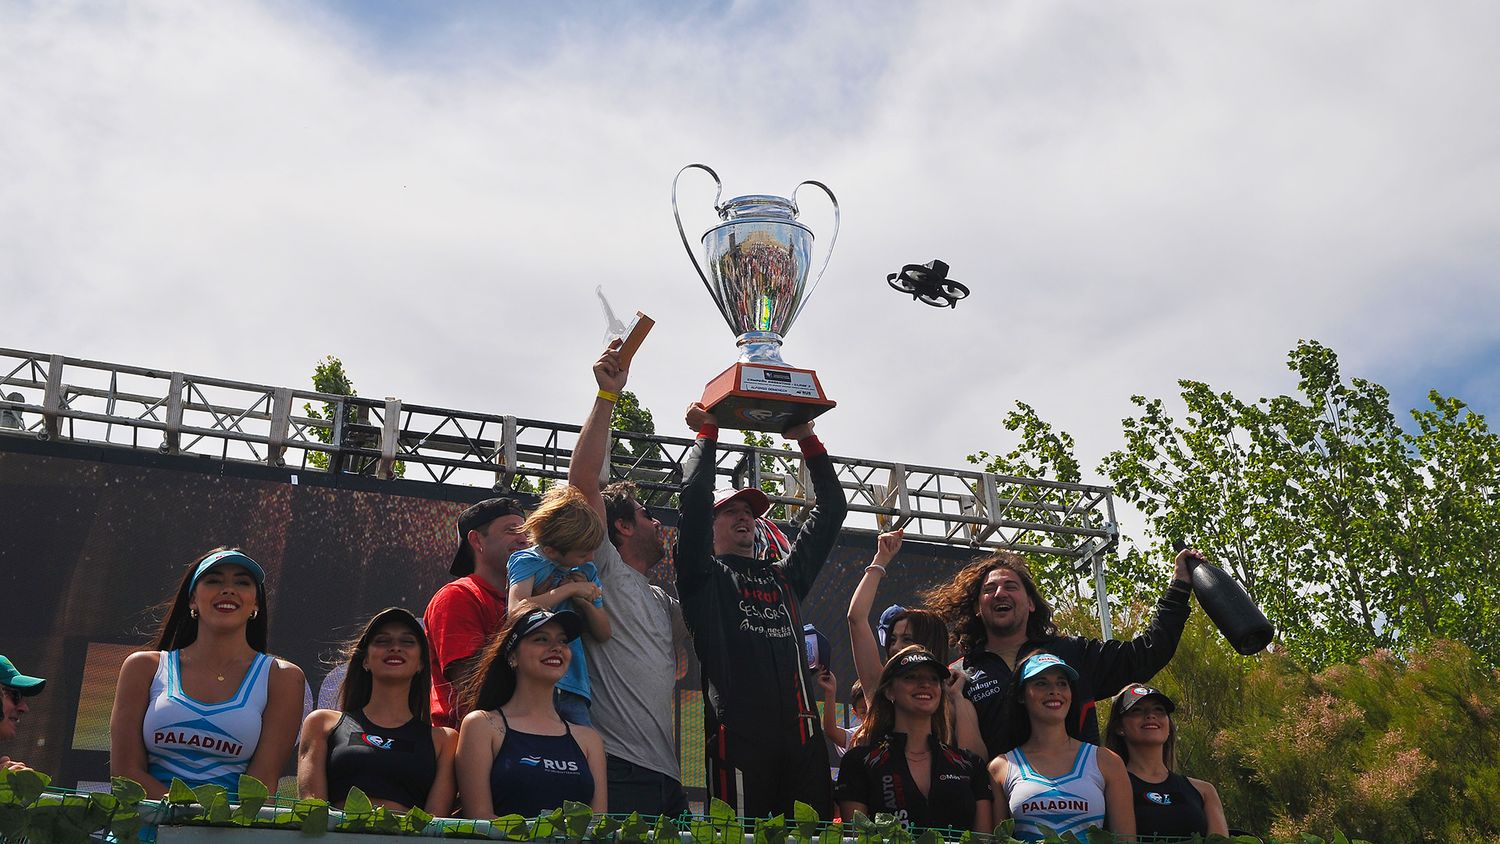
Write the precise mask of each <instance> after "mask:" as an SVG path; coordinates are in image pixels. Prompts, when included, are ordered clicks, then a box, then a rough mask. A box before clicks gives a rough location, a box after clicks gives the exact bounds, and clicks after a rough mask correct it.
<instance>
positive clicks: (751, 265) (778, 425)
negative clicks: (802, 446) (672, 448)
mask: <svg viewBox="0 0 1500 844" xmlns="http://www.w3.org/2000/svg"><path fill="white" fill-rule="evenodd" d="M693 169H698V170H702V171H704V172H705V173H707V174H708V175H710V176H712V177H713V180H714V185H715V192H714V211H716V212H717V213H718V215H719V220H720V222H719V223H718V224H717V225H715V226H713V227H711V228H710V229H709V230H708V231H706V232H704V233H703V237H702V242H703V254H704V259H705V262H706V263H707V265H708V270H707V272H705V271H704V268H703V266H702V265H701V264H699V262H698V256H697V254H696V253H695V252H694V250H693V247H692V244H691V243H689V242H688V237H687V232H686V231H685V230H684V229H683V227H682V215H681V213H680V212H679V211H678V208H677V182H678V180H680V179H681V178H682V174H683V173H686V172H687V171H688V170H693ZM804 185H812V186H814V187H816V188H819V189H821V190H822V191H823V192H824V193H825V194H827V195H828V199H829V201H830V202H832V203H833V235H832V236H831V237H830V238H829V240H828V249H827V251H826V253H825V254H824V257H823V264H822V266H820V267H819V268H818V274H817V276H815V277H813V280H812V284H811V285H810V286H809V285H808V283H807V281H808V271H809V270H810V269H811V266H812V247H813V232H812V230H811V229H809V228H808V227H807V226H805V225H803V224H802V223H800V222H798V221H797V214H798V208H797V191H799V190H801V189H802V187H803V186H804ZM723 190H724V185H723V182H721V181H720V180H719V174H717V173H715V172H714V171H713V169H712V168H710V167H708V166H707V165H704V164H689V165H688V166H686V167H684V168H682V169H681V170H679V171H677V176H676V178H674V179H673V180H672V215H673V216H674V217H675V218H676V219H677V233H678V235H680V236H681V237H682V246H683V248H684V249H686V250H687V253H688V258H690V259H691V260H692V262H693V268H694V269H696V270H697V271H698V277H699V278H701V279H702V280H703V286H704V287H705V288H707V290H708V295H709V296H711V297H713V300H714V304H715V305H718V306H719V314H720V315H721V316H723V317H724V321H725V322H726V323H728V325H729V328H730V330H731V331H733V332H734V333H735V336H736V341H735V342H736V344H737V345H738V346H739V349H740V357H739V361H738V362H737V363H735V364H734V365H732V366H730V367H729V369H726V370H725V371H724V372H723V373H721V374H720V375H719V377H717V378H715V379H713V380H712V381H710V382H709V384H708V387H707V388H706V389H705V390H704V394H703V404H704V405H705V406H707V407H708V408H709V409H710V410H711V411H713V412H714V413H715V414H716V415H717V416H718V417H719V424H721V425H724V426H726V427H732V428H747V429H752V430H759V431H784V430H786V429H787V428H790V427H792V426H793V425H796V424H798V423H800V422H803V421H806V420H808V419H811V418H813V417H814V416H817V415H818V414H820V413H822V412H823V411H825V410H828V409H829V408H831V407H833V406H834V402H832V401H829V400H828V398H827V397H826V396H825V395H824V394H823V389H822V386H821V385H820V384H819V383H818V378H817V374H816V373H814V372H813V371H812V370H810V369H797V368H795V367H791V366H788V365H787V363H786V361H784V360H782V358H781V343H782V338H783V337H785V336H786V332H787V331H788V330H789V329H790V328H791V327H792V323H793V322H795V321H796V319H797V316H798V315H799V314H801V313H802V308H803V306H804V305H806V303H807V299H808V297H809V296H811V295H812V292H813V290H815V289H816V288H817V286H818V282H819V281H820V280H821V279H822V277H823V271H824V270H826V269H827V268H828V261H829V259H830V258H832V257H833V244H834V243H835V242H836V241H837V240H838V234H839V202H838V199H837V198H836V197H835V196H834V195H833V191H831V190H829V189H828V186H827V185H825V184H823V183H822V182H815V181H811V180H809V181H804V182H802V183H800V184H798V185H797V187H796V188H795V189H793V190H792V196H791V198H790V199H787V198H783V197H780V196H766V195H760V194H756V195H751V196H737V197H735V198H733V199H731V200H729V201H727V202H720V201H719V200H720V197H721V196H722V195H723Z"/></svg>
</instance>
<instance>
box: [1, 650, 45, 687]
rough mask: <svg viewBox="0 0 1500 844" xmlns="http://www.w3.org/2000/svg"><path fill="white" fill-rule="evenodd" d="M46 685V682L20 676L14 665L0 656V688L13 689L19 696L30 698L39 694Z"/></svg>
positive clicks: (37, 678) (6, 658)
mask: <svg viewBox="0 0 1500 844" xmlns="http://www.w3.org/2000/svg"><path fill="white" fill-rule="evenodd" d="M46 685H47V681H46V680H43V679H42V678H40V677H28V676H26V675H25V674H22V673H21V672H19V671H17V670H16V666H15V664H14V663H12V662H11V661H10V658H9V657H4V656H0V686H4V687H6V688H7V689H15V690H16V691H18V692H20V693H21V694H23V695H25V696H27V697H30V696H31V695H35V694H41V692H42V688H43V687H45V686H46Z"/></svg>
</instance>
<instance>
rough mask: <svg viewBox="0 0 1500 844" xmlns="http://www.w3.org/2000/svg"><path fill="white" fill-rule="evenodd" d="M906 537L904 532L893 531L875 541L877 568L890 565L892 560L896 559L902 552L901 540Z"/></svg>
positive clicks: (875, 562)
mask: <svg viewBox="0 0 1500 844" xmlns="http://www.w3.org/2000/svg"><path fill="white" fill-rule="evenodd" d="M905 536H906V531H904V530H893V531H889V532H887V533H882V534H881V535H880V537H879V538H877V539H876V540H875V559H874V561H873V562H874V564H875V565H877V566H885V565H890V562H891V560H894V559H896V552H897V551H900V550H901V539H902V538H903V537H905Z"/></svg>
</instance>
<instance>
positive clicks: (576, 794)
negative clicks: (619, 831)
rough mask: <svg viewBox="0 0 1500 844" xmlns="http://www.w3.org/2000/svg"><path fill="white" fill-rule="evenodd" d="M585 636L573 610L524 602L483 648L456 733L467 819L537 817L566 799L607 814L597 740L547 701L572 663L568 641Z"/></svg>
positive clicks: (599, 741)
mask: <svg viewBox="0 0 1500 844" xmlns="http://www.w3.org/2000/svg"><path fill="white" fill-rule="evenodd" d="M582 631H583V619H581V618H580V617H579V616H578V615H577V614H576V613H573V612H571V611H568V610H563V611H560V612H552V611H550V610H544V609H540V608H537V607H535V606H532V605H529V604H524V603H523V604H521V605H519V606H512V607H511V616H510V622H509V624H508V625H507V626H506V627H505V628H504V629H502V630H501V631H500V633H499V634H498V635H497V636H496V637H495V640H494V642H493V643H492V644H490V645H489V646H488V647H486V648H485V650H484V652H483V654H482V656H481V657H480V662H479V672H478V677H479V682H478V683H477V684H476V687H475V688H474V689H472V690H471V691H470V693H469V697H470V700H469V701H467V705H465V706H464V707H462V708H463V709H464V710H466V711H468V713H469V714H468V715H466V716H464V720H463V723H462V724H461V725H460V726H459V730H458V758H457V761H456V765H455V766H456V769H457V772H458V791H459V800H460V802H461V803H462V805H463V811H464V814H465V815H466V816H467V817H471V818H479V819H490V818H495V817H503V816H505V815H521V816H523V817H527V818H534V817H536V816H537V815H540V814H543V813H545V812H550V811H551V810H553V809H556V808H557V807H559V806H561V805H562V804H563V801H564V800H573V801H577V802H579V803H587V804H589V806H591V807H592V808H593V810H594V811H595V812H606V811H608V805H607V798H606V794H605V790H606V786H607V784H608V775H607V773H606V771H605V763H604V741H603V740H602V739H600V738H599V734H598V733H596V732H594V730H593V728H591V727H583V726H579V725H577V724H569V723H567V722H565V721H564V720H563V719H562V718H561V717H560V716H559V715H558V714H557V706H556V704H555V703H554V702H553V697H554V695H555V694H556V690H557V682H558V681H559V680H561V679H562V678H563V676H564V675H566V674H567V673H568V665H569V664H570V662H571V661H572V658H573V652H572V649H571V648H570V647H569V643H570V642H572V641H573V640H574V639H576V638H578V634H579V633H581V632H582Z"/></svg>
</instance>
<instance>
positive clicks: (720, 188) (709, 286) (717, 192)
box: [672, 164, 827, 329]
mask: <svg viewBox="0 0 1500 844" xmlns="http://www.w3.org/2000/svg"><path fill="white" fill-rule="evenodd" d="M695 169H696V170H702V171H703V172H705V173H707V174H708V175H710V176H712V177H713V179H714V213H719V198H720V197H721V196H723V195H724V183H723V182H722V181H720V180H719V174H718V173H715V172H714V169H713V168H712V167H709V166H708V165H707V164H689V165H688V166H686V167H684V168H682V169H681V170H678V171H677V175H676V176H673V177H672V217H673V218H674V219H676V220H677V235H678V236H679V237H681V238H682V248H683V249H686V250H687V254H688V260H690V261H692V262H693V269H695V270H697V271H698V278H700V279H702V280H703V287H704V288H705V289H706V290H708V297H709V298H710V299H712V300H713V301H714V304H715V305H718V308H719V315H720V316H722V317H724V321H725V322H727V323H729V327H730V328H731V329H733V328H734V319H733V318H731V317H730V315H729V313H728V312H727V311H726V310H725V309H724V306H723V305H722V304H719V297H718V295H717V294H715V293H714V286H713V283H712V282H710V281H709V280H708V274H707V273H705V272H704V271H703V265H701V264H699V263H698V253H696V252H694V251H693V245H692V244H691V243H689V242H688V236H687V232H686V231H685V230H684V229H683V228H682V214H680V213H678V211H677V180H678V179H681V178H682V174H683V173H686V172H687V171H689V170H695ZM825 190H827V189H826V188H825Z"/></svg>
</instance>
